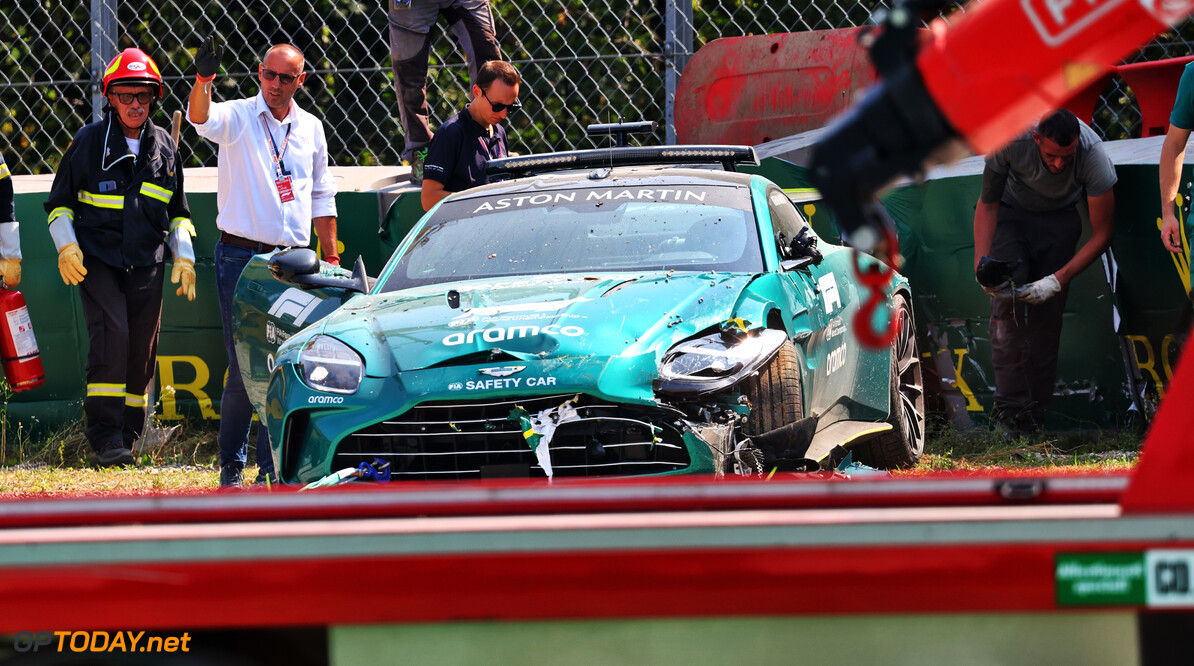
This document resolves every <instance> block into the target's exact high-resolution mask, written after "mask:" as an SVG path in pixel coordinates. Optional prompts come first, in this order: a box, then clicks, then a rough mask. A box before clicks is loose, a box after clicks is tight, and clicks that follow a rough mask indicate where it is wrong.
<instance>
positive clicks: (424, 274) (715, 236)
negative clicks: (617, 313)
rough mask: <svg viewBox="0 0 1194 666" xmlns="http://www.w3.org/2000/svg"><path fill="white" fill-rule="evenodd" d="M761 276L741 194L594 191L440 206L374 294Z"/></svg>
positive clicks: (685, 189)
mask: <svg viewBox="0 0 1194 666" xmlns="http://www.w3.org/2000/svg"><path fill="white" fill-rule="evenodd" d="M668 270H676V271H719V272H751V273H756V272H761V271H762V270H763V257H762V251H761V249H760V244H759V238H758V230H757V227H756V225H755V219H754V213H753V212H752V209H751V200H750V190H749V189H748V188H746V187H732V186H726V187H720V186H712V187H710V186H701V187H695V186H693V187H689V186H669V187H655V188H652V187H641V186H640V187H633V188H630V187H604V188H592V189H575V190H555V191H548V192H543V191H540V192H536V193H525V194H516V195H509V194H506V195H494V196H492V197H473V198H469V199H465V200H462V201H446V202H444V204H443V205H442V206H440V208H439V209H438V210H437V211H436V213H435V215H434V216H432V218H431V219H429V220H428V221H427V223H426V224H425V225H424V226H423V228H422V229H421V230H420V231H419V233H418V236H416V237H415V239H414V240H413V242H412V243H411V244H410V246H409V247H408V249H407V250H406V252H405V253H403V255H402V256H401V257H400V258H399V259H398V261H397V264H396V265H395V266H394V270H393V271H392V272H391V273H390V276H389V278H388V279H387V280H386V283H385V285H384V286H383V287H382V291H394V290H397V289H406V288H409V287H415V286H419V285H426V284H435V283H439V282H449V281H455V280H471V279H478V278H496V277H507V276H517V275H536V274H545V273H585V274H589V273H615V272H627V271H635V272H636V271H668Z"/></svg>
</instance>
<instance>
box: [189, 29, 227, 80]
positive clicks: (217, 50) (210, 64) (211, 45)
mask: <svg viewBox="0 0 1194 666" xmlns="http://www.w3.org/2000/svg"><path fill="white" fill-rule="evenodd" d="M222 55H224V46H223V45H222V44H220V43H218V42H217V40H216V36H215V34H214V33H213V34H210V35H208V36H207V39H205V40H203V43H202V44H200V45H199V48H198V49H196V50H195V70H196V71H197V72H198V74H199V76H201V77H203V78H205V79H206V78H208V77H211V76H215V74H216V72H218V71H220V56H222Z"/></svg>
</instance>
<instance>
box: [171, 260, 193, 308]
mask: <svg viewBox="0 0 1194 666" xmlns="http://www.w3.org/2000/svg"><path fill="white" fill-rule="evenodd" d="M179 280H182V285H181V286H180V287H179V288H178V291H176V292H174V294H175V295H176V296H182V295H183V294H184V293H185V294H186V295H187V300H188V301H193V300H195V262H193V261H191V260H190V259H175V260H174V270H173V271H171V272H170V283H171V284H178V281H179Z"/></svg>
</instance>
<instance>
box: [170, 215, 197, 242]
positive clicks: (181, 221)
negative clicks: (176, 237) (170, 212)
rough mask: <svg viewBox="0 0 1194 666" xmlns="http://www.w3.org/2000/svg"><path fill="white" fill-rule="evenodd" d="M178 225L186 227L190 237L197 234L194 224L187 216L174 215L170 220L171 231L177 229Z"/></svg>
mask: <svg viewBox="0 0 1194 666" xmlns="http://www.w3.org/2000/svg"><path fill="white" fill-rule="evenodd" d="M179 227H182V228H183V229H186V230H187V233H189V234H191V236H192V237H194V236H198V235H199V234H198V233H196V232H195V225H194V224H193V223H192V222H191V220H190V219H188V218H185V217H176V218H173V219H171V220H170V231H171V232H173V231H174V230H175V229H177V228H179Z"/></svg>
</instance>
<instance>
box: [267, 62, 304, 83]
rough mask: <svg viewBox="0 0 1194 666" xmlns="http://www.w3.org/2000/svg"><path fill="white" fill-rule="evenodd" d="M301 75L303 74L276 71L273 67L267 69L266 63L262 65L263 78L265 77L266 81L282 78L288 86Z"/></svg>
mask: <svg viewBox="0 0 1194 666" xmlns="http://www.w3.org/2000/svg"><path fill="white" fill-rule="evenodd" d="M299 76H302V75H301V74H298V75H295V74H283V73H281V72H275V71H274V70H272V69H267V68H266V67H265V66H264V65H262V67H261V78H263V79H265V80H266V81H273V80H274V79H275V78H279V79H282V85H284V86H288V85H290V84H292V83H294V80H295V79H297V78H298V77H299Z"/></svg>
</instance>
